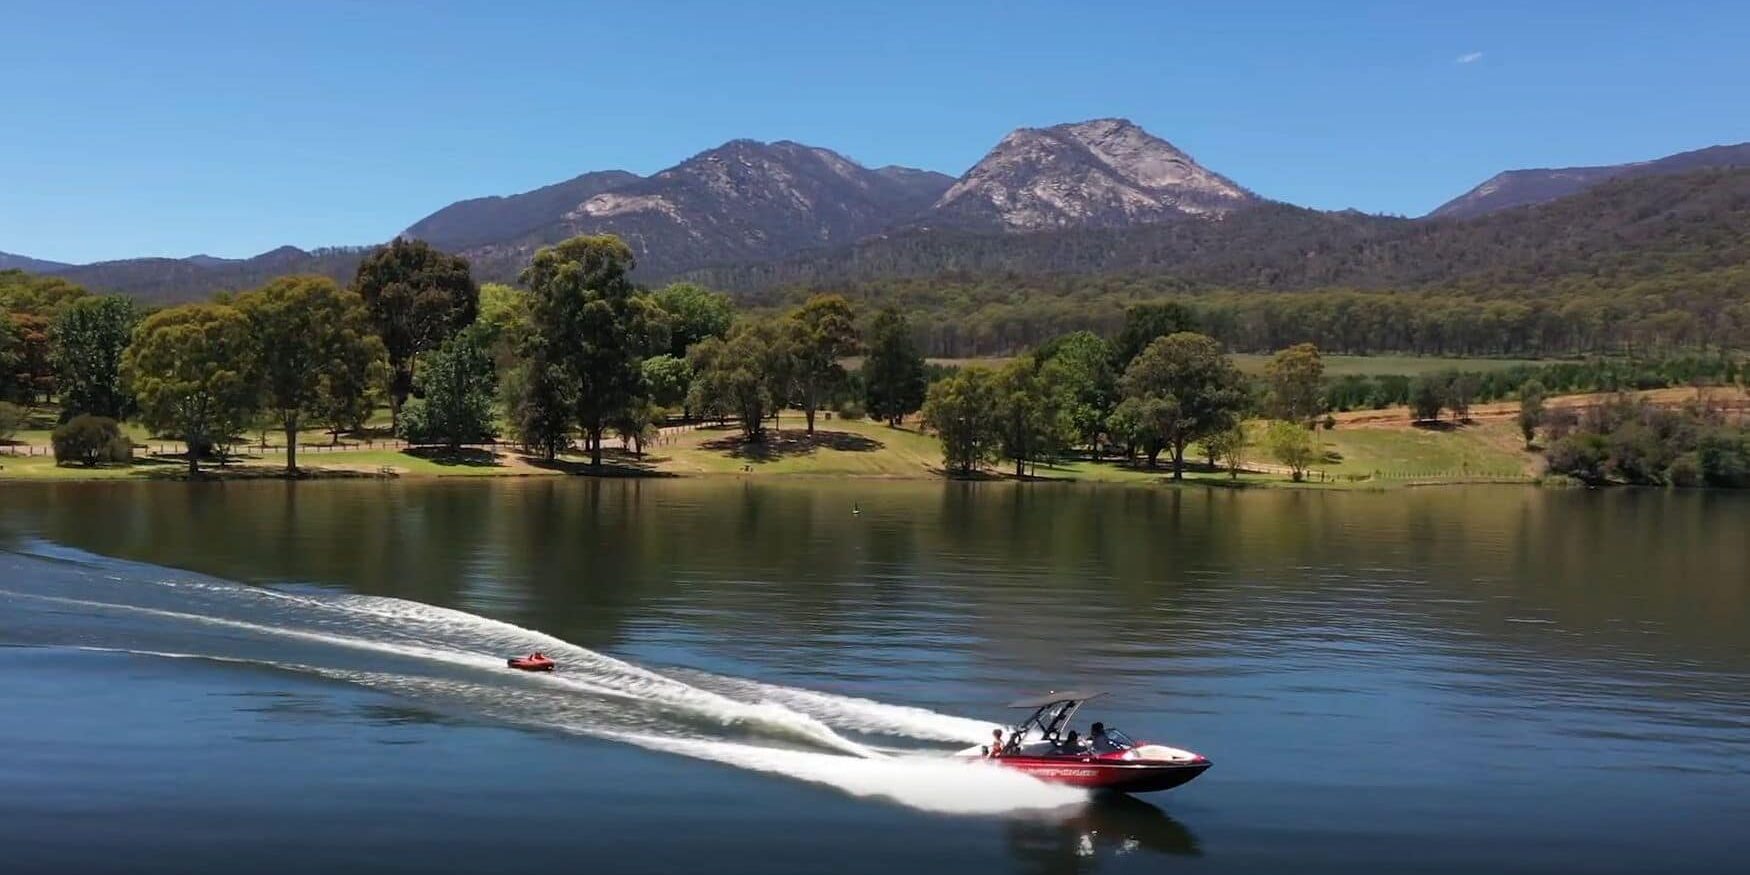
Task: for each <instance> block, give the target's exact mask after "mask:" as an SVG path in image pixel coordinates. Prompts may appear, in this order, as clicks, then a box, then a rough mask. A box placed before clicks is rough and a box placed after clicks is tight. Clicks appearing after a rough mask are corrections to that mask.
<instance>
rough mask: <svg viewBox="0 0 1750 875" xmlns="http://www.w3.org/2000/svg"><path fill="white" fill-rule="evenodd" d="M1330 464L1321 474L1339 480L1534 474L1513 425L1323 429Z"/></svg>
mask: <svg viewBox="0 0 1750 875" xmlns="http://www.w3.org/2000/svg"><path fill="white" fill-rule="evenodd" d="M1319 436H1320V439H1321V440H1322V441H1323V442H1324V445H1325V448H1326V453H1327V457H1326V459H1327V461H1326V462H1324V463H1322V464H1319V465H1315V466H1314V467H1315V468H1316V469H1317V470H1321V471H1326V472H1329V473H1330V474H1334V475H1336V476H1339V477H1347V476H1352V475H1359V476H1370V477H1379V478H1382V479H1387V480H1392V479H1442V480H1464V479H1471V478H1508V477H1526V476H1529V470H1530V463H1531V461H1532V459H1531V457H1530V456H1529V455H1528V454H1526V453H1524V452H1521V451H1519V450H1517V449H1516V446H1517V444H1518V442H1519V437H1518V432H1517V430H1515V429H1514V428H1513V426H1512V425H1511V424H1510V423H1484V424H1473V425H1462V426H1461V425H1453V424H1450V423H1443V424H1442V427H1441V428H1438V429H1434V428H1419V427H1418V428H1412V427H1404V428H1341V427H1339V428H1337V429H1335V430H1333V431H1321V432H1320V433H1319Z"/></svg>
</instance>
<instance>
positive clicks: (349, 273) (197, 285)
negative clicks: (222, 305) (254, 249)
mask: <svg viewBox="0 0 1750 875" xmlns="http://www.w3.org/2000/svg"><path fill="white" fill-rule="evenodd" d="M366 251H368V248H367V247H362V246H340V247H329V248H324V249H316V250H313V251H308V252H306V251H305V250H302V249H299V248H297V247H295V246H281V247H279V248H278V249H273V250H270V251H267V252H263V253H261V254H260V255H256V256H254V257H251V258H214V257H213V256H210V255H194V256H190V257H188V258H124V259H119V260H116V261H98V262H93V263H91V264H77V265H61V266H59V267H56V268H54V269H52V270H44V271H37V272H38V273H48V274H54V275H55V276H60V277H64V278H66V279H68V280H71V281H72V282H76V283H78V284H80V285H82V286H85V287H86V288H88V289H91V290H93V291H98V292H117V293H121V294H126V295H130V296H133V297H135V298H138V299H140V300H142V301H145V302H147V303H150V304H177V303H182V302H184V301H193V300H200V299H203V298H206V297H209V296H211V295H212V294H213V293H214V292H221V291H241V290H244V289H250V288H254V287H256V286H259V285H261V284H263V283H265V282H267V281H268V280H270V279H273V278H274V277H277V276H285V275H286V274H294V273H316V274H322V275H323V276H328V277H332V278H333V279H334V280H335V281H337V282H340V283H349V282H351V281H352V277H353V274H354V273H355V272H356V271H357V270H358V264H359V261H360V260H361V259H363V257H364V253H365V252H366Z"/></svg>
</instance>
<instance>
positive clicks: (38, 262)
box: [0, 252, 72, 273]
mask: <svg viewBox="0 0 1750 875" xmlns="http://www.w3.org/2000/svg"><path fill="white" fill-rule="evenodd" d="M68 267H72V265H70V264H62V263H61V262H59V261H43V260H42V259H40V258H30V257H28V256H24V255H13V254H12V253H10V252H0V270H22V271H26V272H28V273H53V272H55V271H57V270H61V269H63V268H68Z"/></svg>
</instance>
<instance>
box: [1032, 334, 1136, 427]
mask: <svg viewBox="0 0 1750 875" xmlns="http://www.w3.org/2000/svg"><path fill="white" fill-rule="evenodd" d="M1112 358H1113V349H1112V344H1110V343H1107V342H1106V341H1105V339H1103V338H1101V337H1100V336H1099V335H1097V334H1095V333H1093V332H1091V331H1077V332H1075V333H1073V334H1066V335H1064V336H1062V337H1059V338H1057V339H1055V340H1053V341H1051V342H1050V343H1047V344H1046V345H1045V346H1044V347H1041V348H1040V350H1039V351H1038V352H1037V353H1036V354H1035V355H1034V359H1035V360H1036V361H1038V362H1039V367H1040V373H1041V376H1042V377H1043V379H1044V381H1045V383H1046V384H1047V385H1049V386H1051V387H1053V388H1054V389H1055V390H1056V391H1057V392H1059V393H1060V397H1059V403H1060V405H1061V407H1062V411H1063V414H1064V416H1065V418H1066V420H1067V421H1068V424H1069V428H1070V430H1071V433H1072V434H1073V437H1074V439H1075V440H1077V441H1079V442H1080V443H1081V444H1082V445H1084V446H1087V447H1089V448H1090V449H1092V450H1093V452H1094V457H1095V458H1096V459H1097V458H1099V456H1100V439H1101V437H1102V436H1103V435H1104V434H1105V432H1106V419H1107V417H1109V416H1111V415H1112V408H1113V406H1114V405H1115V404H1116V403H1117V398H1118V375H1117V374H1116V373H1115V372H1114V371H1113V370H1112Z"/></svg>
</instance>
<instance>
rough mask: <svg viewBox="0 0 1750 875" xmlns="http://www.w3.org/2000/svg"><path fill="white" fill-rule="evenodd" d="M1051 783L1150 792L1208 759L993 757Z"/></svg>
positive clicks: (1193, 772)
mask: <svg viewBox="0 0 1750 875" xmlns="http://www.w3.org/2000/svg"><path fill="white" fill-rule="evenodd" d="M996 763H997V764H998V765H1001V766H1003V767H1004V768H1009V769H1017V770H1020V771H1023V772H1026V773H1027V774H1029V775H1032V776H1033V777H1035V778H1038V779H1039V780H1041V781H1050V782H1052V783H1054V784H1068V785H1070V786H1073V787H1083V788H1086V789H1089V790H1101V791H1106V792H1110V793H1153V792H1156V791H1160V790H1171V789H1173V788H1174V787H1177V786H1179V785H1180V784H1184V783H1185V782H1187V781H1190V780H1191V779H1193V778H1195V777H1197V776H1198V775H1201V774H1203V773H1204V772H1206V771H1208V770H1209V766H1210V762H1209V760H1206V759H1201V758H1200V759H1198V760H1195V761H1192V762H1182V763H1164V762H1148V761H1141V762H1138V761H1134V760H1133V761H1128V762H1126V761H1108V760H1102V759H1099V758H1092V757H1090V758H1087V759H1081V758H1075V757H1029V756H1007V757H1002V758H1000V759H998V760H996Z"/></svg>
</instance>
